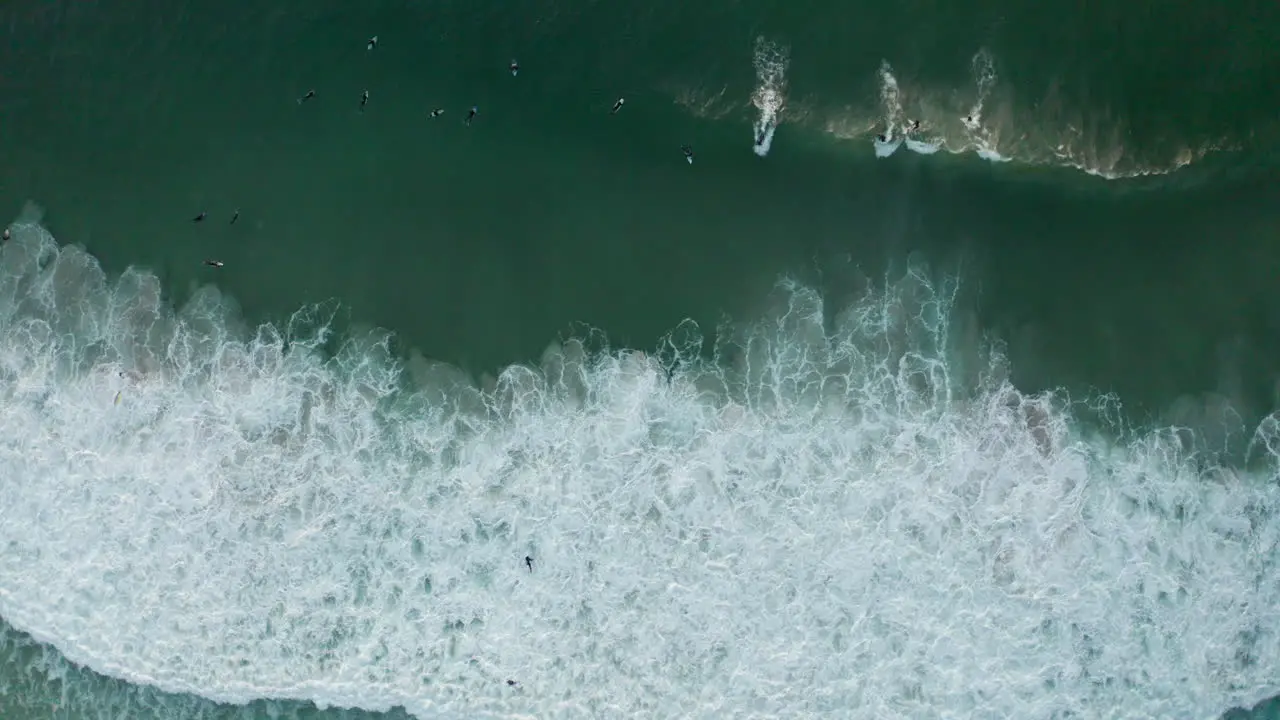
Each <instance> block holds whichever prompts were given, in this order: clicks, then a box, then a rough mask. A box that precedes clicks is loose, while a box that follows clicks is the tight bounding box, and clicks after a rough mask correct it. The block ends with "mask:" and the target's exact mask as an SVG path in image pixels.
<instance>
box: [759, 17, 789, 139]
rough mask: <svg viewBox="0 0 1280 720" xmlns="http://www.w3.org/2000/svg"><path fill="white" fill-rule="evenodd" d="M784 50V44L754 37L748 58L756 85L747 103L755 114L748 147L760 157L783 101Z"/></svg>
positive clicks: (785, 62) (784, 79) (786, 61)
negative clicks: (756, 114)
mask: <svg viewBox="0 0 1280 720" xmlns="http://www.w3.org/2000/svg"><path fill="white" fill-rule="evenodd" d="M788 59H789V58H788V51H787V48H786V47H785V46H782V45H778V44H777V43H774V42H770V41H769V40H766V39H764V38H756V49H755V54H754V55H753V57H752V62H753V64H754V65H755V68H756V89H755V92H753V93H752V94H751V104H752V105H754V106H755V108H756V110H757V111H758V113H759V115H758V116H757V118H756V121H755V123H754V124H753V125H752V130H753V131H754V132H755V135H754V137H753V138H752V143H753V144H752V150H753V151H754V152H755V154H756V155H759V156H760V157H764V156H766V155H768V154H769V148H770V147H772V146H773V134H774V132H775V131H777V129H778V119H779V114H780V113H781V112H782V108H783V107H784V106H785V105H786V101H787V63H788Z"/></svg>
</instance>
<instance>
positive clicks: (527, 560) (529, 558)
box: [524, 555, 533, 572]
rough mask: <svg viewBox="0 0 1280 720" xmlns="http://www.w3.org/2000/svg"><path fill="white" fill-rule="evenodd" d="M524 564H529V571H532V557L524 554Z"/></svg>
mask: <svg viewBox="0 0 1280 720" xmlns="http://www.w3.org/2000/svg"><path fill="white" fill-rule="evenodd" d="M524 564H525V565H528V566H529V572H533V558H531V557H529V556H528V555H525V556H524Z"/></svg>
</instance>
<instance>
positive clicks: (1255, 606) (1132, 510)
mask: <svg viewBox="0 0 1280 720" xmlns="http://www.w3.org/2000/svg"><path fill="white" fill-rule="evenodd" d="M15 227H16V232H15V239H14V240H13V242H12V243H10V244H9V245H7V246H5V247H4V248H3V250H2V251H0V253H2V254H0V393H3V402H2V403H0V508H2V510H3V516H4V522H3V523H0V547H2V548H3V549H4V552H3V553H2V554H0V615H3V616H4V617H5V618H6V619H8V620H9V621H10V622H12V624H13V625H14V626H16V627H18V628H20V629H23V630H25V631H28V632H30V633H32V634H33V635H34V636H35V637H36V638H37V639H39V640H41V641H44V642H48V643H51V644H53V645H54V646H56V647H57V648H59V650H61V651H62V652H63V653H64V654H65V655H66V656H67V657H68V658H69V659H71V660H73V661H75V662H79V663H83V664H86V665H88V666H89V667H92V668H94V669H96V670H98V671H100V672H103V673H106V674H109V675H113V676H116V677H120V678H124V679H127V680H130V681H132V682H135V683H145V684H152V685H155V686H158V687H160V688H162V689H165V690H169V691H176V692H189V693H194V694H198V695H201V696H204V697H208V698H212V699H215V700H219V701H226V702H236V703H242V702H247V701H250V700H252V699H254V698H261V697H288V698H299V699H312V700H315V701H317V702H318V703H321V704H325V703H328V704H336V705H344V706H356V707H363V708H368V709H385V708H388V707H391V706H392V705H403V706H404V707H405V708H407V709H408V710H409V711H410V712H411V713H414V714H417V715H418V716H420V717H496V716H510V715H513V714H525V715H529V716H537V717H584V716H596V717H604V716H609V717H613V716H618V717H662V716H676V715H678V716H682V717H708V718H710V717H725V716H733V717H742V718H753V717H770V718H774V717H784V718H785V717H808V716H814V715H819V716H839V717H854V718H861V717H865V718H884V717H920V718H925V717H928V718H936V717H948V716H954V717H969V716H974V715H981V716H989V717H1006V716H1008V717H1020V718H1052V717H1068V716H1077V717H1079V716H1089V717H1197V716H1199V717H1207V716H1210V715H1213V714H1216V713H1220V712H1221V711H1223V710H1225V709H1226V708H1228V707H1230V706H1233V705H1248V704H1252V703H1253V702H1254V701H1256V700H1258V699H1260V698H1262V697H1265V696H1267V695H1269V694H1274V693H1275V691H1276V690H1277V683H1276V681H1275V678H1276V677H1277V671H1280V643H1278V642H1277V638H1276V630H1275V628H1277V627H1280V624H1278V623H1277V620H1280V617H1278V615H1280V585H1278V583H1280V580H1278V579H1277V577H1278V575H1277V572H1276V560H1277V550H1276V547H1277V542H1278V541H1280V521H1278V520H1277V517H1276V512H1275V510H1276V507H1275V506H1276V503H1277V501H1278V500H1280V491H1278V490H1277V486H1276V484H1275V483H1274V482H1266V483H1264V482H1261V481H1255V480H1253V479H1251V478H1248V477H1243V476H1240V475H1237V474H1235V473H1233V472H1231V471H1229V470H1226V469H1222V468H1217V469H1213V468H1208V469H1205V468H1199V467H1198V465H1197V462H1196V458H1194V457H1188V456H1187V455H1186V454H1185V453H1184V452H1183V451H1182V450H1181V447H1182V446H1181V444H1180V442H1179V440H1178V438H1177V436H1176V434H1175V433H1173V432H1153V433H1149V434H1145V435H1140V436H1133V437H1131V438H1129V439H1128V440H1126V441H1125V442H1124V443H1119V442H1115V441H1109V440H1106V439H1104V438H1102V437H1086V436H1085V435H1084V434H1083V433H1081V432H1079V431H1077V430H1073V427H1074V425H1073V421H1072V416H1071V415H1070V414H1069V413H1068V411H1067V410H1066V409H1065V407H1066V403H1064V402H1061V401H1060V400H1059V399H1058V398H1056V397H1055V396H1052V395H1043V396H1035V397H1031V396H1025V395H1023V394H1020V393H1019V392H1017V391H1016V390H1015V389H1014V388H1013V387H1011V386H1010V385H1009V384H1008V383H1007V382H1006V381H1005V380H1004V379H1003V378H1004V373H1003V372H1002V359H1001V357H1000V355H999V353H997V352H991V353H989V354H988V355H987V356H984V359H983V360H982V361H981V362H980V363H978V364H976V365H972V360H970V364H971V365H972V366H971V367H969V368H968V370H966V372H965V377H966V378H974V379H973V380H962V379H961V378H960V375H959V372H960V371H959V369H958V368H959V364H958V361H957V360H955V359H954V358H956V357H958V356H957V354H956V352H955V351H956V349H957V347H958V344H957V343H955V342H953V341H952V340H951V339H950V338H949V337H948V329H949V327H950V324H949V318H950V316H951V310H952V305H953V303H954V297H955V296H954V292H953V290H952V289H951V287H950V286H949V285H939V284H938V283H936V282H934V281H931V280H929V279H928V277H927V276H926V275H925V274H924V273H923V272H922V271H920V270H918V269H916V270H913V271H911V272H909V273H907V274H906V275H905V276H904V277H903V278H901V279H899V280H897V281H895V282H893V283H889V284H888V285H887V287H886V288H885V289H883V290H882V291H879V292H876V293H873V294H869V295H868V296H867V297H866V298H864V299H863V300H862V301H860V302H858V303H856V304H854V305H852V306H851V307H850V308H848V309H847V310H846V311H844V312H843V313H841V314H839V316H838V317H837V318H836V319H835V320H834V321H832V322H830V323H824V321H823V317H824V314H825V312H824V308H823V306H822V302H821V299H820V297H819V296H818V295H817V294H816V293H814V292H813V291H811V290H809V289H806V288H804V287H800V286H797V285H794V284H786V285H783V286H782V287H781V288H780V291H779V292H780V302H779V303H778V309H777V311H776V312H775V313H773V314H771V315H770V316H768V317H766V318H765V319H764V320H762V321H760V322H758V323H756V324H754V325H751V326H747V327H742V328H738V329H736V330H734V331H732V332H729V331H726V332H724V333H722V334H720V336H719V337H720V339H719V340H718V344H717V352H716V353H715V356H716V357H715V360H714V362H712V361H702V360H700V359H699V358H698V355H697V353H696V352H695V350H696V348H697V347H698V345H699V343H700V337H699V335H698V333H697V329H696V327H694V326H692V325H685V326H682V327H681V328H678V329H677V331H676V332H673V333H672V335H671V337H670V338H669V342H668V343H667V344H666V345H665V346H664V350H663V352H659V353H657V354H655V355H653V356H651V355H646V354H641V353H634V352H632V353H592V352H588V351H587V350H586V349H585V347H584V345H583V344H581V343H578V342H568V343H566V344H565V345H564V346H563V347H558V348H553V349H552V350H549V351H548V352H547V354H546V356H545V357H544V359H543V362H542V364H541V367H519V366H515V367H511V368H509V369H508V370H507V371H505V372H504V373H503V374H502V376H501V377H500V378H499V379H498V380H497V382H496V383H495V385H494V387H492V388H490V389H486V390H481V389H477V388H474V387H471V386H470V385H469V384H468V383H467V382H466V381H465V378H461V377H460V376H459V375H458V374H457V373H456V372H454V371H450V370H448V369H447V368H442V367H431V366H427V365H425V364H423V365H422V366H421V367H417V368H415V370H416V373H417V377H418V384H420V385H421V386H422V388H421V389H418V390H411V389H410V388H409V387H408V385H409V384H408V383H406V382H405V377H406V373H405V371H404V368H403V367H402V366H401V364H399V363H397V362H396V361H395V360H394V358H392V357H391V356H390V354H389V353H388V352H387V348H386V344H385V343H384V342H379V341H378V340H377V338H374V339H373V340H370V341H369V342H363V343H355V342H352V343H348V344H347V345H346V346H345V347H344V349H343V350H341V351H339V352H337V353H336V354H334V356H332V357H325V356H322V354H321V353H320V352H319V346H320V345H321V343H322V342H323V341H324V340H325V339H326V338H325V332H326V330H325V328H326V324H325V323H324V322H323V317H321V316H319V315H317V314H316V313H314V312H311V313H300V314H299V315H298V316H297V317H296V318H295V319H294V322H293V323H291V324H290V325H289V326H287V327H284V328H273V327H271V326H263V327H260V328H257V329H256V330H251V329H244V328H240V329H237V327H236V325H235V323H234V317H233V313H231V312H230V311H229V310H228V309H227V308H228V307H229V306H228V305H227V304H226V303H225V302H224V301H223V300H221V299H220V298H219V297H218V295H217V293H216V292H215V291H213V290H205V291H202V292H200V293H198V294H197V295H196V297H195V298H194V299H193V300H192V301H191V303H190V304H188V305H187V306H186V307H184V308H183V309H182V310H181V311H179V312H176V313H175V312H171V311H169V310H168V309H166V308H165V306H164V305H163V303H162V301H161V299H160V293H159V286H158V283H157V281H156V279H155V278H154V277H152V276H151V275H149V274H147V273H144V272H141V271H137V270H130V271H128V272H126V273H125V274H124V276H123V277H121V278H119V279H116V280H108V279H107V278H106V277H105V276H104V274H103V273H102V271H101V270H100V269H99V268H98V265H97V263H96V262H95V261H94V260H93V259H92V258H91V257H90V256H88V255H87V254H86V253H84V252H83V251H81V250H78V249H76V248H71V247H66V248H59V247H58V246H57V245H56V243H55V242H54V240H53V238H52V237H51V236H50V235H49V234H48V233H47V232H45V231H44V230H43V229H42V228H41V227H39V225H37V224H35V223H34V222H27V223H25V224H21V223H20V224H18V225H17V226H15ZM970 355H971V357H972V354H970ZM1274 426H1275V423H1272V424H1271V425H1266V426H1265V427H1268V428H1272V430H1268V431H1267V432H1273V430H1274ZM1259 432H1260V433H1261V432H1263V431H1259ZM1258 445H1259V447H1265V448H1272V447H1277V446H1280V443H1277V442H1276V440H1275V438H1274V437H1272V436H1271V435H1268V436H1266V437H1264V438H1262V439H1261V441H1260V442H1259V443H1258ZM1272 465H1273V466H1274V463H1272ZM525 556H529V557H531V558H533V569H532V571H530V570H529V569H528V568H527V567H526V565H525V562H524V558H525ZM508 680H512V681H515V682H516V683H518V684H516V685H510V684H508V683H507V681H508Z"/></svg>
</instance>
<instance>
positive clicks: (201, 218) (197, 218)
mask: <svg viewBox="0 0 1280 720" xmlns="http://www.w3.org/2000/svg"><path fill="white" fill-rule="evenodd" d="M207 217H209V213H207V212H202V213H200V214H199V215H197V216H195V217H193V218H191V222H204V219H205V218H207Z"/></svg>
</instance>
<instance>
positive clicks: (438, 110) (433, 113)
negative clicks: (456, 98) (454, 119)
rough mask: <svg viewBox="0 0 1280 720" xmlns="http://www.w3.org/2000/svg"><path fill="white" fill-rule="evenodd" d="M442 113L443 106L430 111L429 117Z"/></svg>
mask: <svg viewBox="0 0 1280 720" xmlns="http://www.w3.org/2000/svg"><path fill="white" fill-rule="evenodd" d="M443 114H444V108H436V109H435V110H432V111H431V117H433V118H438V117H440V116H441V115H443Z"/></svg>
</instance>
